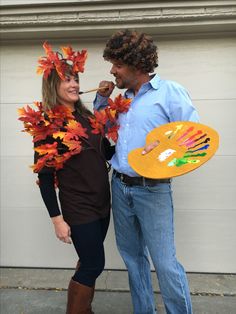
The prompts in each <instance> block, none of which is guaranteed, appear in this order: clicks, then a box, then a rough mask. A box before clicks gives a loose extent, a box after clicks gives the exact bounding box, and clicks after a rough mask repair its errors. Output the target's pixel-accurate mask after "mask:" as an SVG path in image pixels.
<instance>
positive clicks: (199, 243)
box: [175, 208, 236, 273]
mask: <svg viewBox="0 0 236 314" xmlns="http://www.w3.org/2000/svg"><path fill="white" fill-rule="evenodd" d="M235 221H236V211H235V210H229V209H227V208H225V210H224V211H218V210H201V209H199V210H194V211H179V212H178V213H177V214H176V215H175V222H176V223H175V225H176V246H177V253H178V257H179V259H180V261H181V262H182V263H183V264H184V266H185V268H186V269H187V271H193V272H199V271H204V272H209V273H214V272H229V273H235V272H236V264H235V260H236V251H235V250H234V249H232V248H235V247H236V238H235Z"/></svg>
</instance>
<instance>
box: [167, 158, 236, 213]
mask: <svg viewBox="0 0 236 314" xmlns="http://www.w3.org/2000/svg"><path fill="white" fill-rule="evenodd" d="M235 173H236V156H215V157H213V158H212V159H211V160H210V161H209V162H207V163H206V164H204V165H203V166H201V167H200V168H198V169H196V170H195V171H193V172H191V173H188V174H186V175H184V176H180V177H176V178H174V179H173V190H174V200H175V207H176V209H177V210H179V209H180V210H183V209H185V210H187V211H191V210H195V209H198V208H201V209H203V210H206V209H207V210H212V209H215V210H219V211H222V212H224V210H225V209H231V210H235V212H236V208H235V204H236V193H235V191H236V183H235Z"/></svg>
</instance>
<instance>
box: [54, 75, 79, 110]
mask: <svg viewBox="0 0 236 314" xmlns="http://www.w3.org/2000/svg"><path fill="white" fill-rule="evenodd" d="M78 99H79V78H78V76H73V75H66V78H65V80H64V81H62V80H61V81H60V83H59V84H58V86H57V101H58V102H59V104H61V105H65V106H69V107H71V108H74V104H75V102H77V101H78Z"/></svg>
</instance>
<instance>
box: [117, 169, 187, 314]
mask: <svg viewBox="0 0 236 314" xmlns="http://www.w3.org/2000/svg"><path fill="white" fill-rule="evenodd" d="M112 209H113V217H114V225H115V234H116V242H117V247H118V250H119V252H120V254H121V256H122V258H123V260H124V262H125V265H126V267H127V269H128V275H129V285H130V291H131V296H132V302H133V307H134V313H135V314H154V313H156V312H155V302H154V297H153V289H152V283H151V271H150V264H149V259H148V252H149V254H150V257H151V259H152V262H153V265H154V267H155V271H156V274H157V278H158V282H159V286H160V291H161V295H162V298H163V302H164V304H165V308H166V312H167V313H168V314H191V313H192V306H191V299H190V293H189V288H188V282H187V277H186V274H185V271H184V269H183V267H182V265H181V264H180V263H179V262H178V261H177V259H176V252H175V244H174V226H173V204H172V192H171V185H170V184H169V183H159V184H157V185H155V186H152V187H151V186H127V185H125V184H124V183H122V182H121V181H120V179H119V178H117V177H115V176H114V175H113V177H112Z"/></svg>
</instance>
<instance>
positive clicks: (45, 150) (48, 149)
mask: <svg viewBox="0 0 236 314" xmlns="http://www.w3.org/2000/svg"><path fill="white" fill-rule="evenodd" d="M34 150H35V151H36V152H37V153H39V155H46V154H47V155H50V156H52V155H56V154H57V142H54V143H53V144H44V145H40V146H37V147H35V148H34Z"/></svg>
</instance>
